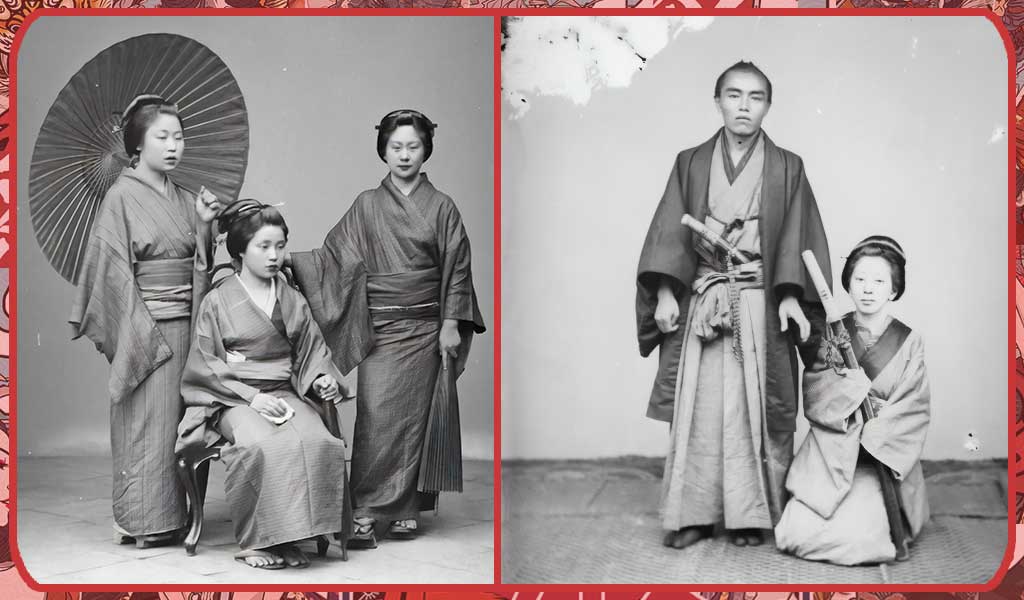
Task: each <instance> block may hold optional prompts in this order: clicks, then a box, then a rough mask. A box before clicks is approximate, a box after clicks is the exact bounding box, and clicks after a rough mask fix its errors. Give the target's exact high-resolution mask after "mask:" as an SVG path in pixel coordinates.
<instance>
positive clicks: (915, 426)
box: [861, 335, 931, 480]
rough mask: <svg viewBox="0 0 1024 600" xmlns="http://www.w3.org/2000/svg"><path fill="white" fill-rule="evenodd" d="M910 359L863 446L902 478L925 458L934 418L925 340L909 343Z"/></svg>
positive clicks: (866, 427)
mask: <svg viewBox="0 0 1024 600" xmlns="http://www.w3.org/2000/svg"><path fill="white" fill-rule="evenodd" d="M906 343H907V344H908V345H909V353H910V356H909V359H907V363H906V367H905V368H904V370H903V375H902V376H901V377H900V381H899V383H898V384H897V385H896V388H895V389H894V390H893V392H892V394H891V395H890V396H889V398H888V399H885V400H882V401H881V402H880V404H881V406H880V407H879V408H878V410H877V412H876V414H875V418H874V419H871V420H870V421H868V422H866V423H864V433H863V435H862V436H861V445H862V446H863V447H864V449H865V450H867V451H868V452H870V453H871V455H872V456H874V457H875V458H877V459H878V460H880V461H882V462H883V463H885V465H886V466H888V467H889V468H890V469H892V470H893V472H894V473H895V474H896V477H897V479H900V480H902V479H903V478H904V477H906V476H907V474H908V473H910V470H911V469H912V468H913V467H914V465H915V464H917V462H918V461H919V460H920V459H921V453H922V452H923V451H924V443H925V439H926V438H927V435H928V424H929V423H930V421H931V391H930V389H929V387H928V374H927V371H926V369H925V364H924V342H923V341H922V340H921V338H920V337H919V336H916V335H915V336H914V337H913V338H911V339H908V340H907V342H906Z"/></svg>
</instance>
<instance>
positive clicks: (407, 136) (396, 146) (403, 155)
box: [384, 125, 426, 181]
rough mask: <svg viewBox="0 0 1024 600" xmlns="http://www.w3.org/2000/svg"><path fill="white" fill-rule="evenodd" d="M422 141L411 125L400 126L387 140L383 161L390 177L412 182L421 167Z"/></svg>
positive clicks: (423, 151)
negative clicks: (389, 171) (386, 164)
mask: <svg viewBox="0 0 1024 600" xmlns="http://www.w3.org/2000/svg"><path fill="white" fill-rule="evenodd" d="M425 153H426V151H425V150H424V149H423V140H421V139H420V135H419V134H418V133H416V128H414V127H413V126H412V125H400V126H399V127H398V129H395V131H394V133H392V134H391V137H390V138H388V145H387V148H386V149H385V151H384V160H385V162H387V163H388V169H390V170H391V175H392V176H394V177H395V178H397V179H400V180H402V181H412V180H414V179H416V176H417V175H419V174H420V168H421V167H422V166H423V156H424V154H425Z"/></svg>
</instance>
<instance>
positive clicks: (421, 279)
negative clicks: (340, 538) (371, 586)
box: [292, 175, 485, 521]
mask: <svg viewBox="0 0 1024 600" xmlns="http://www.w3.org/2000/svg"><path fill="white" fill-rule="evenodd" d="M292 262H293V265H294V271H295V277H296V280H297V282H298V283H299V285H300V287H301V288H302V290H303V292H304V293H305V294H306V297H307V298H308V299H309V302H310V307H311V308H312V310H313V315H314V317H315V318H316V320H317V322H318V323H319V324H320V326H321V328H322V329H323V331H324V335H325V336H326V337H327V340H328V342H329V343H330V344H331V349H332V350H333V351H334V353H335V359H336V360H337V361H338V365H339V367H341V369H342V371H345V372H347V371H348V370H350V369H351V368H352V367H354V366H355V365H356V364H358V365H359V380H358V384H357V385H358V387H357V391H356V396H357V400H356V403H357V404H356V411H357V414H356V426H355V439H354V440H353V452H352V493H353V498H354V504H355V514H356V516H357V517H371V518H374V519H378V520H387V521H396V520H401V519H410V518H416V516H417V515H418V513H419V510H421V509H424V510H426V509H429V508H433V507H434V506H436V498H437V492H438V491H462V478H461V450H460V449H459V447H458V437H457V436H458V428H459V422H458V404H457V399H456V398H455V389H454V385H455V382H454V379H455V378H454V375H453V372H454V373H458V372H459V371H460V370H461V366H462V365H464V364H465V360H466V357H467V355H468V353H469V343H470V340H471V338H472V335H473V333H482V332H483V331H485V328H484V324H483V319H482V317H481V316H480V309H479V308H478V306H477V301H476V293H475V291H474V289H473V278H472V274H471V272H470V264H471V260H470V248H469V239H468V238H467V237H466V232H465V229H464V228H463V226H462V218H461V216H460V215H459V211H458V209H457V208H456V207H455V203H454V202H452V200H451V198H449V197H448V196H446V195H445V194H443V193H441V192H439V191H438V190H437V189H436V188H435V187H434V186H433V185H432V184H431V183H430V181H428V180H427V177H426V175H422V176H421V178H420V182H419V184H418V185H417V186H416V188H415V189H413V190H412V191H411V192H410V193H409V195H408V196H406V195H405V194H403V193H402V192H400V191H399V190H398V188H396V187H395V185H394V184H393V183H392V182H391V178H390V176H388V177H385V178H384V180H383V181H382V182H381V185H380V187H378V188H376V189H374V190H369V191H366V192H363V193H362V194H360V195H359V197H358V198H356V201H355V202H354V203H353V205H352V207H351V208H350V209H349V211H348V212H347V213H346V214H345V216H344V217H342V219H341V221H340V222H339V223H338V224H337V225H336V226H335V227H334V229H332V230H331V232H330V233H329V234H328V235H327V239H326V241H325V242H324V247H323V248H320V249H317V250H314V251H312V252H302V253H294V254H292ZM442 319H456V320H458V321H459V330H460V333H461V334H462V338H463V343H462V346H461V347H460V349H459V360H458V361H457V362H458V365H456V366H455V367H454V368H453V369H452V370H450V371H449V372H448V373H442V375H445V376H444V377H439V372H440V371H441V369H440V367H441V359H440V354H439V350H438V348H439V346H438V335H439V333H440V328H441V320H442ZM453 437H454V442H452V438H453ZM439 438H446V439H445V440H441V439H439ZM435 446H443V447H444V449H443V450H439V451H435ZM434 459H437V460H434ZM418 492H419V493H418Z"/></svg>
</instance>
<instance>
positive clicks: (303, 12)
mask: <svg viewBox="0 0 1024 600" xmlns="http://www.w3.org/2000/svg"><path fill="white" fill-rule="evenodd" d="M836 10H837V9H834V8H833V9H792V8H787V9H751V8H735V9H705V10H691V9H657V8H655V9H628V8H622V9H586V10H580V9H557V8H556V9H546V10H527V9H519V10H510V9H490V8H470V9H348V10H345V9H340V10H339V9H308V8H307V9H290V10H286V11H270V10H266V9H165V8H154V9H108V8H102V9H39V10H36V11H34V12H32V13H31V14H30V15H29V16H28V18H27V19H26V20H25V22H24V24H23V25H22V26H21V28H20V29H19V31H18V33H17V35H16V37H15V39H14V43H13V47H12V52H11V57H10V72H11V86H10V113H9V114H10V116H9V119H10V123H11V127H12V133H11V141H10V144H11V148H10V182H11V183H10V191H11V192H10V193H11V203H10V205H11V215H12V218H11V224H10V227H11V233H10V238H11V248H10V252H11V258H10V284H9V286H10V291H11V300H10V301H11V314H12V315H14V320H15V322H16V319H17V314H18V312H17V306H18V294H17V249H18V244H17V239H18V227H17V208H18V205H17V200H16V198H17V194H18V186H17V181H18V160H17V159H18V155H17V151H16V149H17V127H18V121H17V106H18V101H17V72H18V51H19V49H20V46H21V41H22V39H23V38H24V36H25V32H26V31H28V29H29V28H30V26H31V25H32V24H33V23H34V22H35V21H36V20H37V19H39V18H40V17H42V16H78V17H83V16H85V17H88V16H108V17H109V16H131V17H147V16H153V17H157V16H160V15H161V14H172V15H174V16H204V17H234V16H267V17H278V16H290V15H300V16H333V17H337V16H342V15H344V16H386V15H387V16H390V15H395V16H424V17H427V16H444V17H453V16H474V17H487V16H489V17H494V22H493V28H494V38H495V39H494V48H493V52H494V161H495V164H494V211H495V214H494V239H495V245H494V247H495V250H496V251H495V253H494V273H495V279H494V296H495V303H494V314H495V325H494V332H495V335H496V340H495V345H494V347H495V351H494V424H495V425H494V427H495V431H494V478H495V496H494V540H495V555H494V577H495V581H500V576H501V461H500V457H501V401H500V400H501V316H500V315H501V251H500V249H501V123H502V121H501V118H502V114H501V79H500V73H501V64H500V63H501V52H500V43H501V28H500V27H501V24H500V17H502V16H626V15H628V16H678V15H686V16H789V17H804V16H808V17H844V16H910V17H931V16H939V17H944V16H981V17H984V18H986V19H987V20H988V21H989V22H991V23H992V24H993V25H994V26H995V28H996V31H997V32H998V33H999V35H1000V36H1001V38H1002V40H1003V45H1004V48H1005V49H1006V52H1007V80H1008V89H1007V96H1008V102H1007V106H1008V109H1007V132H1008V135H1010V133H1011V132H1014V131H1015V122H1016V121H1015V116H1016V106H1015V100H1016V94H1015V86H1016V70H1015V68H1016V62H1015V52H1014V49H1013V44H1012V42H1011V39H1010V36H1009V33H1008V32H1007V30H1006V28H1005V27H1004V26H1003V24H1002V22H1001V21H1000V20H999V19H998V18H997V16H996V15H994V14H993V13H992V12H990V11H988V10H985V9H969V10H964V9H849V10H839V12H836ZM1014 138H1015V136H1014ZM1014 138H1011V139H1014ZM1007 146H1008V153H1007V166H1008V186H1007V187H1008V196H1009V202H1008V204H1007V232H1008V234H1007V235H1008V239H1007V242H1008V243H1007V249H1008V255H1009V260H1008V266H1009V277H1010V278H1009V279H1008V280H1007V281H1010V282H1012V277H1014V276H1015V274H1016V273H1015V269H1014V258H1015V255H1014V251H1015V247H1014V246H1015V239H1014V235H1015V226H1014V218H1015V215H1014V190H1015V185H1014V182H1015V170H1014V152H1015V144H1013V143H1011V144H1007ZM1007 306H1008V319H1007V323H1009V324H1010V326H1009V328H1008V335H1007V367H1008V371H1007V373H1008V383H1007V398H1008V399H1010V401H1008V402H1007V416H1008V424H1009V427H1008V435H1007V456H1008V457H1009V456H1010V455H1012V454H1013V452H1012V449H1013V448H1012V446H1013V439H1014V435H1013V434H1014V431H1015V428H1014V424H1015V421H1016V415H1015V401H1014V396H1013V388H1014V383H1015V382H1014V379H1013V377H1014V375H1013V373H1014V352H1013V349H1014V343H1015V340H1014V327H1013V325H1012V324H1013V320H1012V319H1013V316H1014V310H1015V298H1014V289H1013V286H1009V293H1008V305H1007ZM10 329H11V331H10V336H11V348H12V349H15V350H14V351H12V352H11V356H10V365H11V378H10V379H11V381H10V386H11V397H12V402H11V420H12V423H14V424H15V426H14V427H12V429H11V433H10V442H11V448H10V453H11V464H10V485H11V488H10V489H11V508H10V516H9V518H10V523H11V554H12V558H13V560H14V562H15V565H16V567H17V569H18V573H19V574H20V575H21V577H22V579H23V580H24V581H25V583H26V584H27V585H28V586H29V587H30V588H31V589H33V590H36V591H41V592H43V591H54V592H59V591H70V592H77V591H108V590H109V589H110V588H112V587H114V588H131V589H132V590H133V591H165V592H188V591H193V590H194V589H195V588H196V587H197V585H200V584H202V582H201V581H199V583H198V584H196V583H193V584H163V585H151V584H150V585H146V584H109V585H107V584H93V585H61V584H53V585H51V584H40V583H39V582H36V581H35V580H34V579H32V577H31V575H30V574H29V573H28V570H27V568H26V567H25V565H24V562H23V561H22V559H21V555H20V553H19V550H18V545H17V505H18V499H17V464H18V461H17V452H16V450H15V449H16V448H17V406H18V403H17V383H18V380H17V351H16V348H17V339H18V327H17V325H16V324H15V323H12V324H11V328H10ZM1008 471H1009V473H1008V482H1009V490H1008V502H1007V515H1008V516H1007V519H1008V522H1009V537H1008V540H1007V548H1006V552H1005V553H1004V557H1003V562H1002V563H1001V565H1000V567H999V569H998V570H997V572H996V574H995V575H994V576H993V578H992V579H991V580H989V581H988V582H987V583H985V584H982V585H940V584H896V585H852V584H842V585H832V584H812V585H808V584H775V585H764V584H756V585H755V584H728V583H726V584H712V583H700V584H523V585H521V584H515V585H509V584H404V585H402V584H386V585H378V584H368V585H362V584H360V585H357V586H353V585H351V584H344V585H342V584H334V585H328V584H317V585H316V586H315V587H317V588H323V589H328V588H332V589H337V590H342V591H344V590H349V591H363V590H369V589H373V590H379V591H385V592H387V591H402V590H409V589H417V590H427V591H440V590H452V589H457V590H459V591H464V592H470V591H489V592H497V593H503V594H506V595H508V596H509V597H511V595H512V593H514V592H519V593H522V592H530V591H533V592H555V593H562V594H564V593H566V592H602V591H605V592H609V591H610V592H615V593H621V592H639V593H643V592H677V593H678V592H683V591H684V590H697V589H705V590H706V589H715V588H718V589H722V590H730V591H775V592H794V591H815V590H821V589H823V588H840V589H842V590H844V591H898V592H914V591H918V592H922V591H989V590H992V589H994V588H995V587H996V585H997V584H998V583H999V582H1000V581H1001V580H1002V578H1003V577H1004V576H1005V575H1006V572H1007V570H1008V569H1009V566H1010V562H1011V561H1012V557H1013V546H1014V543H1015V541H1016V523H1015V520H1014V517H1015V497H1016V492H1017V482H1016V478H1015V477H1014V473H1013V468H1012V465H1010V466H1009V467H1008ZM200 579H201V578H200ZM301 587H303V586H302V585H300V584H296V583H289V584H271V585H267V584H260V583H258V581H257V582H254V583H252V584H231V585H228V584H217V585H208V586H203V591H237V590H240V589H244V588H250V589H252V588H256V589H260V590H263V591H281V592H284V591H291V590H295V589H297V588H301Z"/></svg>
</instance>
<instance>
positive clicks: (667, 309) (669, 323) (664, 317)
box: [654, 285, 679, 333]
mask: <svg viewBox="0 0 1024 600" xmlns="http://www.w3.org/2000/svg"><path fill="white" fill-rule="evenodd" d="M654 322H655V323H656V324H657V325H658V330H659V331H661V332H662V333H671V332H673V331H675V330H677V329H679V301H678V300H676V296H675V294H673V293H672V288H671V287H669V286H667V285H663V286H661V288H660V289H659V290H658V307H657V308H655V309H654Z"/></svg>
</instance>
